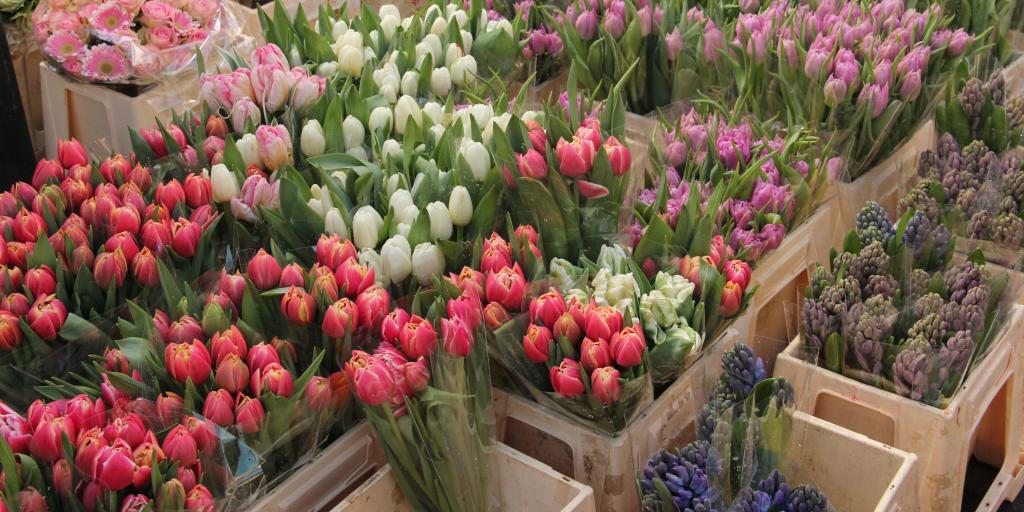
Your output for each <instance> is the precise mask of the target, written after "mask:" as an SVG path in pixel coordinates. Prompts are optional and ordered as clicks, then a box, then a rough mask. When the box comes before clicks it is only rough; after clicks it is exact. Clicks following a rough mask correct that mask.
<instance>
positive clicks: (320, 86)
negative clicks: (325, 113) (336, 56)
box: [291, 75, 327, 112]
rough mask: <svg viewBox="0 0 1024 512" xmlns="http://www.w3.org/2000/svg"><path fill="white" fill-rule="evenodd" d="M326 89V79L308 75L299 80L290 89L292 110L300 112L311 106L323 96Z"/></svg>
mask: <svg viewBox="0 0 1024 512" xmlns="http://www.w3.org/2000/svg"><path fill="white" fill-rule="evenodd" d="M326 87H327V79H326V78H323V77H321V76H317V75H308V76H304V77H302V78H299V79H298V80H296V82H295V88H294V89H292V100H291V104H292V108H293V109H294V110H296V111H298V112H302V111H304V110H306V109H307V108H309V107H311V106H313V104H314V103H316V102H317V100H319V99H320V97H321V96H323V94H324V89H325V88H326Z"/></svg>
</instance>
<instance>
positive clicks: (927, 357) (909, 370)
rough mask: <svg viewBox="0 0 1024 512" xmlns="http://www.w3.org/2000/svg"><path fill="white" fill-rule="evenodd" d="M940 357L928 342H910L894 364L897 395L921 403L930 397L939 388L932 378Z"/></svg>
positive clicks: (914, 340)
mask: <svg viewBox="0 0 1024 512" xmlns="http://www.w3.org/2000/svg"><path fill="white" fill-rule="evenodd" d="M938 356H939V354H938V353H937V352H936V351H935V350H934V349H932V348H931V347H930V346H929V344H928V340H925V339H923V338H912V339H911V340H910V341H908V342H907V345H906V348H905V349H904V350H903V351H901V352H900V353H899V354H897V355H896V359H895V360H894V361H893V363H892V376H893V384H895V387H896V393H898V394H899V395H900V396H905V397H907V398H910V399H911V400H917V401H919V402H920V401H923V400H925V398H926V397H928V396H930V392H931V391H933V390H935V389H937V388H938V383H937V382H935V379H933V378H932V374H933V372H934V369H935V366H936V363H937V362H938Z"/></svg>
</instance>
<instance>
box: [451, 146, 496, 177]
mask: <svg viewBox="0 0 1024 512" xmlns="http://www.w3.org/2000/svg"><path fill="white" fill-rule="evenodd" d="M459 153H460V154H462V158H465V159H466V163H468V164H469V169H470V170H471V171H473V178H474V179H475V180H476V181H480V182H482V181H484V178H485V177H487V171H488V170H489V169H490V168H491V154H490V153H488V152H487V148H485V147H484V145H483V144H481V143H479V142H477V141H475V140H469V139H464V140H463V142H462V148H461V150H460V151H459Z"/></svg>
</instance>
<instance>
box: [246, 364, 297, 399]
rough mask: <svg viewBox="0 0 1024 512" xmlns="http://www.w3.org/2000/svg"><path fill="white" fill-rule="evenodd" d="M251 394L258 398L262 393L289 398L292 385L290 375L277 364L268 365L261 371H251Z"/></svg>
mask: <svg viewBox="0 0 1024 512" xmlns="http://www.w3.org/2000/svg"><path fill="white" fill-rule="evenodd" d="M250 385H251V386H250V388H251V391H252V394H253V395H255V396H257V397H259V396H260V395H262V394H263V392H264V391H269V392H271V393H273V394H275V395H277V396H283V397H289V396H291V395H292V387H293V385H294V382H293V379H292V374H291V373H288V370H286V369H284V367H283V366H281V365H280V364H279V363H270V364H268V365H266V366H264V367H263V368H261V369H257V370H253V372H252V378H251V379H250Z"/></svg>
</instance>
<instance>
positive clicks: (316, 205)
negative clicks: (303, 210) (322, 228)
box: [306, 197, 324, 219]
mask: <svg viewBox="0 0 1024 512" xmlns="http://www.w3.org/2000/svg"><path fill="white" fill-rule="evenodd" d="M306 206H308V207H309V209H310V210H313V213H316V214H317V216H318V217H320V218H321V219H322V218H324V204H323V202H321V201H320V200H319V199H317V198H315V197H313V198H310V199H309V201H306Z"/></svg>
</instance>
